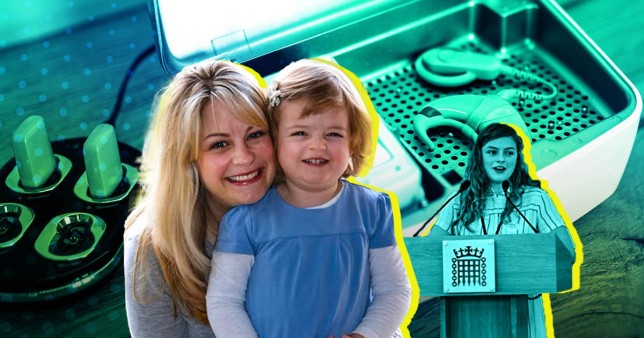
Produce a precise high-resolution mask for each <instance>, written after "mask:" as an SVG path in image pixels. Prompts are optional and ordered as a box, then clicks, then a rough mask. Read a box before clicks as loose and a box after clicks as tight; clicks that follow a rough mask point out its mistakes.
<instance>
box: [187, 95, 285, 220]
mask: <svg viewBox="0 0 644 338" xmlns="http://www.w3.org/2000/svg"><path fill="white" fill-rule="evenodd" d="M201 124H202V132H201V151H200V154H199V156H198V158H197V170H198V171H199V177H200V179H201V182H202V183H203V185H204V186H205V188H206V191H207V192H208V199H209V201H210V203H215V205H217V206H219V207H221V208H224V209H228V208H231V207H234V206H237V205H240V204H249V203H254V202H257V201H258V200H259V199H260V198H262V196H264V194H265V193H266V191H267V190H268V188H269V187H270V185H271V183H272V182H273V178H274V177H275V170H276V167H275V161H274V158H273V143H272V141H271V137H270V135H269V133H268V130H267V129H264V128H262V127H257V126H251V125H249V124H247V123H245V122H243V121H240V120H238V119H237V118H236V117H235V116H234V115H233V113H232V112H230V110H229V109H228V107H226V106H225V105H224V104H223V103H221V102H220V101H219V100H215V101H214V102H213V103H212V104H207V105H205V106H204V109H203V110H202V114H201Z"/></svg>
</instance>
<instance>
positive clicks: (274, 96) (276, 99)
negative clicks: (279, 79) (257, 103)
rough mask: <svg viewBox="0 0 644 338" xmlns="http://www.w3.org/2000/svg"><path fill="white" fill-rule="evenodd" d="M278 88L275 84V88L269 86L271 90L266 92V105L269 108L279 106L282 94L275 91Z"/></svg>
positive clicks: (277, 90)
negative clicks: (267, 104)
mask: <svg viewBox="0 0 644 338" xmlns="http://www.w3.org/2000/svg"><path fill="white" fill-rule="evenodd" d="M278 86H279V84H276V85H275V86H271V88H270V89H269V91H268V103H269V105H270V107H271V108H275V107H277V106H279V104H280V101H281V95H282V92H280V90H279V89H277V88H278Z"/></svg>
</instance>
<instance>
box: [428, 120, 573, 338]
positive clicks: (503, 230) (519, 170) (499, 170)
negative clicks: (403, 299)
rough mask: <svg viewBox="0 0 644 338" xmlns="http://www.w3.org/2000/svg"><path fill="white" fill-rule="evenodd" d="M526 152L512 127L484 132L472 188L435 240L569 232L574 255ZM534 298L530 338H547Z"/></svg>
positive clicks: (449, 208) (443, 219)
mask: <svg viewBox="0 0 644 338" xmlns="http://www.w3.org/2000/svg"><path fill="white" fill-rule="evenodd" d="M523 149H524V144H523V140H522V139H521V137H520V136H519V135H518V134H517V132H516V131H515V129H514V128H512V127H511V126H509V125H507V124H500V123H495V124H491V125H489V126H487V127H486V128H485V129H483V130H482V131H481V132H480V134H479V135H478V138H477V140H476V143H475V145H474V148H473V149H472V154H471V156H470V158H469V163H468V166H467V169H466V173H465V178H466V179H467V180H469V182H470V184H469V186H468V187H467V188H466V189H465V190H463V191H461V192H460V194H461V195H460V196H458V197H457V198H453V199H452V200H451V201H450V202H449V203H448V204H447V205H446V207H445V208H444V209H443V211H442V212H441V213H440V214H439V216H438V220H437V221H436V224H435V225H434V227H433V228H432V230H431V235H432V236H434V235H439V236H440V235H444V236H445V235H453V236H467V235H499V234H530V233H547V232H551V231H564V232H566V234H565V235H564V236H561V237H562V239H563V240H564V244H565V245H566V247H567V248H568V250H570V251H571V252H572V253H573V254H574V245H573V243H572V240H571V239H570V235H569V234H568V233H567V229H566V227H565V224H564V220H563V219H562V217H561V215H560V214H559V212H558V211H557V208H556V207H555V204H554V203H553V201H552V199H551V198H550V196H549V195H548V193H547V192H546V191H545V190H543V189H541V188H540V185H541V184H540V181H539V180H535V179H533V178H532V177H530V175H529V173H528V165H527V164H526V162H525V160H524V157H523ZM457 193H458V192H457ZM530 296H533V297H529V300H528V311H529V321H530V323H529V329H530V337H532V338H535V337H546V326H545V316H544V309H543V301H542V299H541V295H530Z"/></svg>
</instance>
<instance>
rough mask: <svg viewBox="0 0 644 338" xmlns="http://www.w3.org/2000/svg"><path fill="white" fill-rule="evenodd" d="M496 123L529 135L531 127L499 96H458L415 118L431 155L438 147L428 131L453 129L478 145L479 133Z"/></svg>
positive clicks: (442, 100) (434, 103) (423, 110)
mask: <svg viewBox="0 0 644 338" xmlns="http://www.w3.org/2000/svg"><path fill="white" fill-rule="evenodd" d="M492 123H509V124H513V125H515V126H517V127H519V128H521V130H523V132H524V133H525V134H526V135H530V134H529V133H528V127H527V126H526V125H525V122H524V121H523V119H522V118H521V115H520V114H519V112H518V111H517V110H516V109H514V107H512V105H511V104H510V103H509V102H508V101H506V100H504V99H502V98H500V97H498V96H495V95H474V94H466V95H455V96H448V97H443V98H440V99H438V100H435V101H431V102H430V103H429V104H428V105H426V106H424V107H423V108H421V110H420V111H419V112H418V114H417V115H416V117H414V130H415V131H416V134H417V135H418V137H420V139H421V140H422V141H423V142H425V143H426V144H427V147H428V148H429V150H430V151H433V150H434V149H435V148H436V146H435V144H434V142H432V141H431V139H430V137H429V135H428V134H427V131H428V130H429V129H431V128H437V127H441V126H444V127H452V128H456V129H458V130H460V131H461V132H462V133H463V134H464V135H465V136H466V137H468V138H470V139H471V140H472V141H476V138H477V137H478V134H477V132H478V131H480V130H482V129H483V128H485V127H486V126H488V125H490V124H492Z"/></svg>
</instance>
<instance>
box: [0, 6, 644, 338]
mask: <svg viewBox="0 0 644 338" xmlns="http://www.w3.org/2000/svg"><path fill="white" fill-rule="evenodd" d="M563 7H564V8H566V9H567V10H568V12H569V14H570V15H571V16H572V17H573V19H575V20H576V21H577V22H578V23H579V24H580V26H581V27H583V29H584V30H585V31H586V32H587V33H588V35H589V36H591V37H592V38H593V39H594V40H595V42H596V43H597V44H598V45H599V46H600V47H601V48H602V49H603V50H604V51H605V52H606V53H607V55H608V56H610V57H611V58H612V60H613V61H614V62H615V63H616V64H617V65H618V66H619V67H620V68H621V69H622V71H624V73H625V74H626V75H627V76H628V77H629V78H630V79H631V80H632V81H633V82H634V83H635V84H636V86H638V88H640V90H642V89H643V88H644V59H642V55H644V34H642V32H641V28H640V26H641V23H640V20H639V18H638V16H639V13H644V1H630V0H614V1H609V0H588V1H582V0H579V1H565V2H564V3H563ZM151 41H152V33H151V29H150V23H149V18H148V14H147V12H146V7H145V3H144V1H142V5H141V6H140V7H138V8H135V9H133V10H131V11H126V12H121V13H119V15H117V16H113V17H110V18H107V19H104V20H88V22H87V23H86V24H84V25H81V26H76V27H70V28H69V29H67V30H66V31H64V32H61V33H60V34H56V35H53V36H51V37H48V38H45V39H41V40H38V41H34V42H31V43H28V44H24V45H19V46H13V47H10V48H3V49H0V139H2V140H9V135H10V134H11V133H12V132H13V130H15V128H16V127H17V126H18V125H19V123H20V122H22V121H23V120H24V118H25V117H26V116H29V115H32V114H36V113H37V114H42V115H45V116H46V117H47V129H48V130H49V134H50V138H51V139H58V138H61V137H76V136H86V135H88V134H89V132H91V130H93V128H94V127H95V126H96V125H97V124H98V123H100V122H101V121H103V120H104V119H105V117H106V115H107V114H108V113H109V112H110V111H111V110H112V107H113V104H114V100H115V98H116V94H117V91H118V86H119V84H120V82H121V80H122V77H123V75H124V73H125V71H126V69H127V67H128V65H129V64H130V62H131V61H132V60H134V58H135V57H136V55H137V54H138V53H140V52H141V51H143V50H144V49H145V48H147V47H148V46H149V45H150V44H151ZM166 80H167V77H166V75H165V74H164V72H163V71H162V69H161V68H160V66H159V63H158V60H157V59H156V57H153V58H148V59H146V60H145V61H144V63H143V64H142V65H141V67H140V68H139V69H138V70H137V72H136V74H135V75H134V77H133V78H132V81H131V82H130V84H129V86H128V90H127V93H126V98H125V102H124V106H123V111H122V113H121V115H120V117H119V119H118V120H117V123H116V132H117V136H118V139H119V140H120V141H122V142H124V143H127V144H130V145H132V146H134V147H137V148H140V147H141V145H142V141H143V139H142V135H143V134H142V132H143V130H144V129H145V126H146V124H147V118H148V116H149V110H150V103H151V102H152V99H153V97H154V94H155V93H156V91H158V90H159V89H160V88H161V87H162V86H163V84H164V83H165V81H166ZM635 142H636V143H635V146H634V148H633V149H634V150H633V153H632V155H631V158H630V160H629V163H628V166H627V168H626V172H625V173H624V176H623V178H622V181H621V183H620V185H619V187H618V188H617V191H616V192H615V193H614V194H613V195H612V196H611V197H610V198H609V199H608V200H606V201H605V202H604V203H602V204H601V205H600V206H598V207H597V208H595V209H593V210H592V211H591V212H589V213H588V214H586V215H585V216H583V217H582V218H581V219H579V220H577V221H576V222H575V226H576V228H577V230H578V232H579V235H580V237H581V240H582V242H583V243H584V248H585V262H584V264H583V265H582V271H581V280H582V282H581V289H580V290H579V291H576V292H572V293H567V294H557V295H553V296H552V306H553V313H554V322H555V332H556V334H557V337H640V336H642V332H644V270H643V268H642V259H643V256H644V255H643V250H644V240H643V238H644V233H643V232H644V231H643V230H642V219H643V217H642V216H643V215H642V199H643V198H644V184H642V180H641V170H642V165H643V164H644V150H642V149H644V134H643V132H642V131H640V132H639V133H638V135H637V139H636V141H635ZM0 144H1V146H0V159H2V161H6V160H7V159H9V158H10V157H11V156H12V152H11V149H10V146H9V142H8V141H3V142H2V143H0ZM597 165H598V166H602V167H605V168H606V170H610V164H609V163H602V161H601V159H598V161H597ZM0 264H2V263H1V262H0ZM0 278H1V276H0ZM123 302H124V296H123V271H122V268H119V269H117V270H116V271H114V272H113V273H112V274H111V275H110V277H109V278H108V279H106V280H103V281H102V282H100V283H99V284H98V285H96V286H95V287H94V288H92V289H91V290H88V291H87V292H84V293H82V294H78V295H76V296H74V297H73V298H71V299H65V300H64V301H62V302H55V303H50V304H38V305H37V306H34V305H26V306H17V305H14V304H9V305H7V304H4V303H3V304H1V305H0V336H2V337H89V336H94V337H128V336H129V334H128V329H127V321H126V317H125V310H124V305H123ZM438 322H439V314H438V302H436V301H434V300H430V301H427V302H424V303H423V304H421V306H420V307H419V309H418V311H417V313H416V317H415V319H414V321H413V322H412V324H411V325H410V330H411V332H412V336H413V337H438V332H439V331H438Z"/></svg>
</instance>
